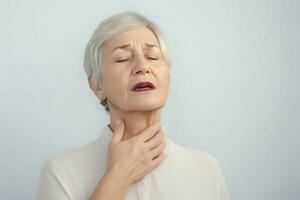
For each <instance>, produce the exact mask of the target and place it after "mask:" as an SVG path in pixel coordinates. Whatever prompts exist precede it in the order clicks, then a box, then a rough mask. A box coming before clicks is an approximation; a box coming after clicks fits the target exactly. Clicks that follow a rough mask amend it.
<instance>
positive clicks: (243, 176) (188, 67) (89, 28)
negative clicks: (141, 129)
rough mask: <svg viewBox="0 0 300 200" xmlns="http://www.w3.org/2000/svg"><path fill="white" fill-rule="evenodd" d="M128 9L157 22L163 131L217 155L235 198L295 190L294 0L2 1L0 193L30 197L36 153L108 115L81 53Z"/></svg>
mask: <svg viewBox="0 0 300 200" xmlns="http://www.w3.org/2000/svg"><path fill="white" fill-rule="evenodd" d="M126 10H132V11H137V12H140V13H141V14H144V15H145V16H146V17H148V18H149V19H151V20H153V21H154V22H156V23H157V24H158V26H159V27H160V28H161V29H162V32H163V34H164V36H165V39H166V41H167V44H168V47H169V50H170V52H171V58H172V66H171V86H170V87H171V88H170V89H171V90H170V93H169V98H168V102H167V105H166V107H165V108H164V111H163V123H164V125H165V127H166V130H167V131H168V132H167V133H168V135H169V137H170V138H171V139H173V140H174V141H175V142H176V143H178V144H180V145H182V146H186V147H188V148H195V149H202V150H206V151H208V152H210V153H211V154H212V155H214V156H215V157H216V158H217V160H218V161H219V162H220V165H221V167H222V169H223V172H224V175H225V177H226V181H227V185H228V188H229V192H230V195H231V197H232V199H234V200H241V199H242V200H253V199H255V200H266V199H272V200H282V199H297V198H298V197H299V195H300V193H299V158H298V157H299V155H298V157H296V156H297V152H299V130H300V127H299V100H300V98H299V90H298V86H299V85H300V84H299V79H298V77H299V64H300V61H299V58H298V56H299V50H300V48H299V45H300V42H299V34H300V32H299V19H300V14H299V1H296V0H295V1H287V0H282V1H276V0H274V1H263V0H248V1H241V0H239V1H238V0H236V1H222V0H219V1H212V0H210V1H199V0H198V1H196V0H194V1H192V0H185V1H174V0H169V1H154V0H149V1H140V0H139V1H137V0H135V1H134V0H130V1H110V2H108V1H99V0H97V1H96V0H93V1H92V0H85V1H73V0H44V1H38V0H27V1H21V0H19V1H16V0H4V1H3V0H1V6H0V13H1V14H0V15H1V17H0V21H1V33H0V34H1V37H0V40H1V45H0V55H1V59H0V62H1V63H0V64H1V68H0V92H1V98H0V120H1V129H0V131H1V147H0V148H1V151H0V156H1V172H0V176H1V178H0V187H1V188H0V189H1V190H0V199H1V200H2V199H3V200H17V199H35V192H36V187H37V181H38V177H39V173H40V169H41V167H42V165H43V163H44V161H45V160H46V159H47V158H48V157H49V156H51V155H54V154H56V153H59V152H61V151H64V150H66V149H70V148H73V147H78V146H80V145H82V144H85V143H88V142H90V141H92V140H94V139H95V138H96V137H98V135H99V131H100V129H101V128H102V127H103V126H104V125H106V124H107V122H108V115H107V114H106V113H105V111H104V109H103V108H102V106H101V105H100V104H99V102H98V100H97V99H96V97H95V96H94V95H93V93H92V92H91V91H90V89H89V87H88V82H87V79H86V77H85V74H84V71H83V65H82V63H83V53H84V48H85V45H86V44H87V42H88V40H89V38H90V36H91V34H92V32H93V31H94V30H95V28H96V26H97V25H98V24H99V23H100V22H101V20H103V19H104V18H106V17H108V16H111V15H113V14H115V13H118V12H120V11H126ZM195 199H197V197H195Z"/></svg>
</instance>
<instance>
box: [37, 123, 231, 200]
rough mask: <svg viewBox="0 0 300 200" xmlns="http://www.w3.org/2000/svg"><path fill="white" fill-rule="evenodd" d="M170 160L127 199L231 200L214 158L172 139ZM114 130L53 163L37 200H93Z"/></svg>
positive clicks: (168, 146)
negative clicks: (90, 199) (91, 199)
mask: <svg viewBox="0 0 300 200" xmlns="http://www.w3.org/2000/svg"><path fill="white" fill-rule="evenodd" d="M163 131H164V135H165V139H166V142H167V143H166V147H165V149H164V151H165V152H166V155H167V157H166V158H165V159H164V160H163V161H162V162H161V163H160V164H159V165H158V166H157V167H156V168H154V169H153V170H152V171H150V172H149V173H148V174H147V175H146V176H145V177H144V178H143V179H141V180H139V181H137V182H135V183H133V184H132V185H131V187H130V188H129V190H128V193H127V196H126V200H229V199H230V198H229V192H228V190H227V186H226V181H225V178H224V176H223V173H222V170H221V167H220V165H219V163H218V161H217V160H216V158H214V157H213V156H212V155H211V154H209V153H208V152H205V151H202V150H194V149H188V148H185V147H183V146H180V145H178V144H176V143H174V142H173V141H172V140H170V138H169V137H168V135H167V132H166V130H165V128H164V126H163ZM112 135H113V133H112V131H111V129H110V128H109V126H108V125H106V126H104V127H103V129H102V131H101V134H100V136H99V138H97V139H96V140H95V141H93V142H91V143H88V144H85V145H82V146H80V147H78V148H74V149H70V150H66V151H64V152H62V153H60V154H57V155H54V156H52V157H50V158H49V159H47V160H46V161H45V163H44V166H43V168H42V169H41V172H40V178H39V183H38V188H37V200H88V199H89V198H90V196H91V195H92V193H93V191H94V190H95V189H96V186H97V184H98V182H99V181H100V179H101V177H102V176H103V174H104V173H105V170H106V155H107V149H108V145H109V143H110V141H111V139H112Z"/></svg>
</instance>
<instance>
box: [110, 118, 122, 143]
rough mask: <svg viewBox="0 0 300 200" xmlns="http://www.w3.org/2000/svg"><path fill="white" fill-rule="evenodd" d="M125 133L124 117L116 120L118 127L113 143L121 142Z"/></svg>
mask: <svg viewBox="0 0 300 200" xmlns="http://www.w3.org/2000/svg"><path fill="white" fill-rule="evenodd" d="M123 135H124V122H123V120H122V119H118V120H117V121H116V127H115V130H114V134H113V138H112V143H113V144H116V143H119V142H120V141H121V140H122V138H123Z"/></svg>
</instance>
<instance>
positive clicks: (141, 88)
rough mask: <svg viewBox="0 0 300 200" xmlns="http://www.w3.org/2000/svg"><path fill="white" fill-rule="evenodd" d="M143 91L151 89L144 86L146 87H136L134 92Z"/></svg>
mask: <svg viewBox="0 0 300 200" xmlns="http://www.w3.org/2000/svg"><path fill="white" fill-rule="evenodd" d="M144 89H151V87H149V86H146V87H138V88H136V89H135V90H144Z"/></svg>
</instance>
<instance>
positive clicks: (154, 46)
mask: <svg viewBox="0 0 300 200" xmlns="http://www.w3.org/2000/svg"><path fill="white" fill-rule="evenodd" d="M144 45H145V46H146V48H147V49H153V48H157V49H159V48H158V47H157V45H155V44H148V43H145V44H144ZM131 46H132V45H131V44H124V45H122V46H118V47H115V48H113V50H112V51H111V53H110V54H112V53H113V52H114V51H115V50H117V49H130V48H131Z"/></svg>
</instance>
